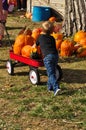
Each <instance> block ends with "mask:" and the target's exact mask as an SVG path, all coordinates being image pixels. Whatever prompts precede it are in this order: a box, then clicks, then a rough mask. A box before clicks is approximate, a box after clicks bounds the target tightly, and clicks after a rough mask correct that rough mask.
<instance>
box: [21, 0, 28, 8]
mask: <svg viewBox="0 0 86 130" xmlns="http://www.w3.org/2000/svg"><path fill="white" fill-rule="evenodd" d="M26 7H27V0H22V8H23V9H26Z"/></svg>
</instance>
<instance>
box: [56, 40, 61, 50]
mask: <svg viewBox="0 0 86 130" xmlns="http://www.w3.org/2000/svg"><path fill="white" fill-rule="evenodd" d="M61 43H62V40H60V39H58V40H56V49H57V50H60V48H61Z"/></svg>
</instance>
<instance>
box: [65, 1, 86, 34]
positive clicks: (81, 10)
mask: <svg viewBox="0 0 86 130" xmlns="http://www.w3.org/2000/svg"><path fill="white" fill-rule="evenodd" d="M79 30H84V31H86V0H65V18H64V33H65V35H66V36H70V35H73V34H74V33H75V32H77V31H79Z"/></svg>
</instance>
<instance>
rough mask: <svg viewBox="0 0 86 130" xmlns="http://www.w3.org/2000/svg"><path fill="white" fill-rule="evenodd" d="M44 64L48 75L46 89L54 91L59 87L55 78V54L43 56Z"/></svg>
mask: <svg viewBox="0 0 86 130" xmlns="http://www.w3.org/2000/svg"><path fill="white" fill-rule="evenodd" d="M44 65H45V67H46V69H47V75H48V89H52V87H53V91H54V93H55V92H56V90H57V89H59V85H58V82H57V78H56V65H57V56H54V55H51V54H50V55H48V56H47V57H46V58H44Z"/></svg>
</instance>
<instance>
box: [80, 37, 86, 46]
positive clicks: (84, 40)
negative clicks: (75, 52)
mask: <svg viewBox="0 0 86 130" xmlns="http://www.w3.org/2000/svg"><path fill="white" fill-rule="evenodd" d="M80 44H81V45H82V46H86V37H84V38H83V39H81V40H80Z"/></svg>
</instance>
